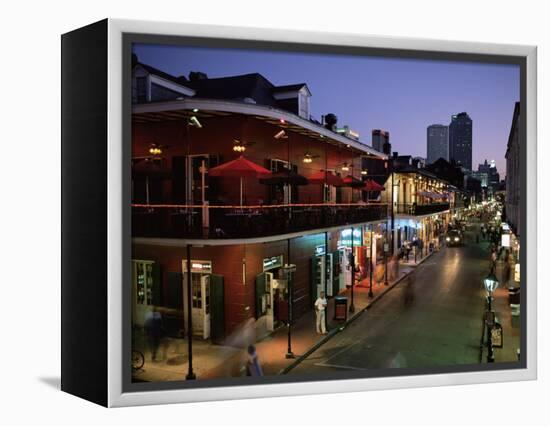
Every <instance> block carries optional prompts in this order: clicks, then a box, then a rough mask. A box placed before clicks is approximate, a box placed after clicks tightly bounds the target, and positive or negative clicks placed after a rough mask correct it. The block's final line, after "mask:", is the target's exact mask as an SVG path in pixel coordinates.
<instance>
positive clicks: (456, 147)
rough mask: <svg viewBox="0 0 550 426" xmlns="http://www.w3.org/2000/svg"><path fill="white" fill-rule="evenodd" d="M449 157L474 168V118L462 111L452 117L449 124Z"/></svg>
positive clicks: (465, 166)
mask: <svg viewBox="0 0 550 426" xmlns="http://www.w3.org/2000/svg"><path fill="white" fill-rule="evenodd" d="M449 159H450V160H454V161H456V162H457V163H458V164H460V165H461V166H462V167H464V168H465V169H468V170H472V119H471V118H470V117H469V116H468V114H467V113H465V112H461V113H460V114H455V115H453V116H452V118H451V124H450V125H449Z"/></svg>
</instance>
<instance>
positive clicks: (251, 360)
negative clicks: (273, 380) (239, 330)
mask: <svg viewBox="0 0 550 426" xmlns="http://www.w3.org/2000/svg"><path fill="white" fill-rule="evenodd" d="M246 352H247V355H248V359H247V360H246V375H247V376H251V377H257V376H263V375H264V372H263V371H262V366H261V365H260V361H259V360H258V354H256V347H255V346H254V345H249V346H248V348H247V350H246Z"/></svg>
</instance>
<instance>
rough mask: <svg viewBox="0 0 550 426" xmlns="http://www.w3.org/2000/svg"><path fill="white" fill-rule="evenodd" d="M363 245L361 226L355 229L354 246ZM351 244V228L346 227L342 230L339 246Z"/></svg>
mask: <svg viewBox="0 0 550 426" xmlns="http://www.w3.org/2000/svg"><path fill="white" fill-rule="evenodd" d="M361 245H363V244H362V242H361V228H354V229H353V246H354V247H359V246H361ZM349 246H351V229H350V228H346V229H344V230H342V231H340V239H339V240H338V247H349Z"/></svg>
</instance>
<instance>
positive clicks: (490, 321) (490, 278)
mask: <svg viewBox="0 0 550 426" xmlns="http://www.w3.org/2000/svg"><path fill="white" fill-rule="evenodd" d="M498 284H499V283H498V280H497V277H496V276H495V274H494V272H493V271H491V272H490V273H489V275H487V276H486V277H485V278H484V279H483V285H484V286H485V290H487V311H486V312H485V325H486V327H487V362H495V358H494V354H493V342H492V336H491V331H492V329H493V325H494V323H495V314H494V312H493V307H492V300H493V291H495V290H496V289H497V287H498Z"/></svg>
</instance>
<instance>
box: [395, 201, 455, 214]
mask: <svg viewBox="0 0 550 426" xmlns="http://www.w3.org/2000/svg"><path fill="white" fill-rule="evenodd" d="M449 208H450V204H449V203H431V204H414V203H413V204H397V208H396V211H395V213H397V214H406V215H411V216H424V215H428V214H436V213H441V212H444V211H446V210H449Z"/></svg>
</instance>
